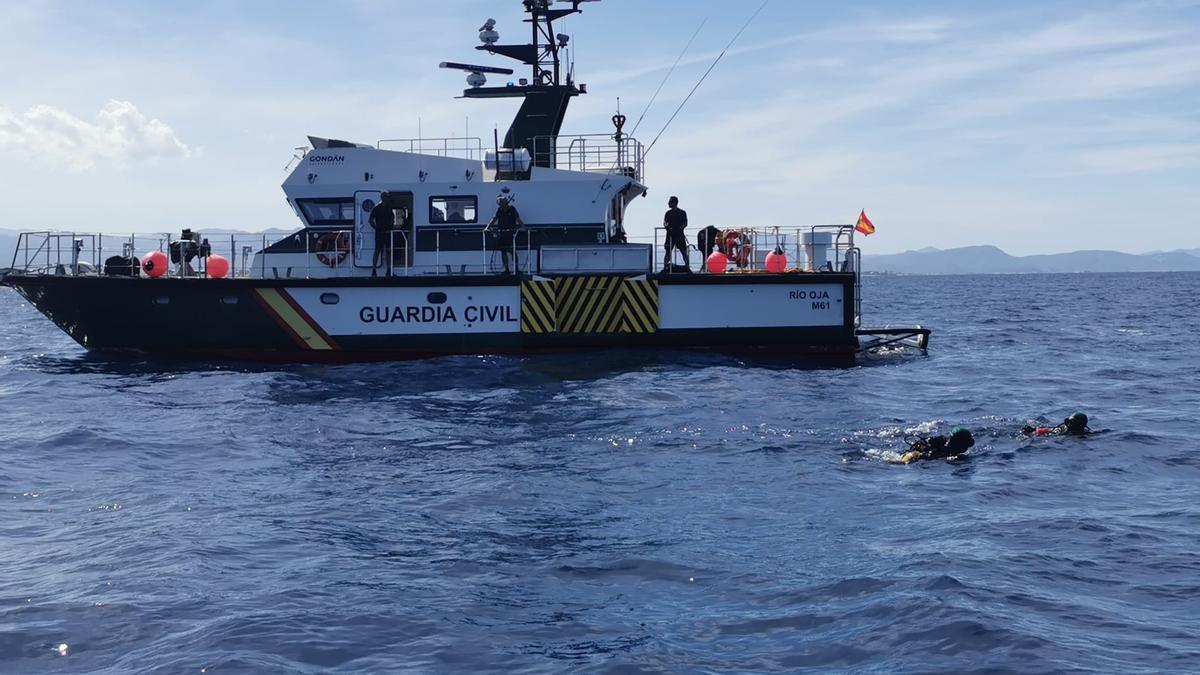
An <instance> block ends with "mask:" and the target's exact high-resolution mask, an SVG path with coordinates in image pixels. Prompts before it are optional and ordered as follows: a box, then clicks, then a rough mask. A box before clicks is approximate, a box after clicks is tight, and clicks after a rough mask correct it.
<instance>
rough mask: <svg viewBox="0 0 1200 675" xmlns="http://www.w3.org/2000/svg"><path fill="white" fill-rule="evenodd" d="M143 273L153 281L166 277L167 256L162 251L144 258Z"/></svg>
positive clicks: (152, 252) (154, 252) (153, 252)
mask: <svg viewBox="0 0 1200 675" xmlns="http://www.w3.org/2000/svg"><path fill="white" fill-rule="evenodd" d="M142 271H143V272H145V273H146V276H148V277H150V278H152V279H157V278H158V277H161V276H163V275H165V274H166V273H167V254H166V253H163V252H162V251H151V252H150V253H147V254H146V255H144V256H142Z"/></svg>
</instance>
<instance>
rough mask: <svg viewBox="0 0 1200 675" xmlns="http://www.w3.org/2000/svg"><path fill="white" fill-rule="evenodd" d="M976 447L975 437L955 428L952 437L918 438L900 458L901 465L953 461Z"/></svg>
mask: <svg viewBox="0 0 1200 675" xmlns="http://www.w3.org/2000/svg"><path fill="white" fill-rule="evenodd" d="M973 447H975V437H974V436H972V435H971V432H970V431H968V430H967V429H965V428H963V427H955V428H954V430H953V431H951V432H950V436H949V437H946V436H934V437H932V438H918V439H917V440H915V441H913V442H912V444H910V445H909V446H908V451H907V452H905V453H904V454H903V455H901V456H900V463H901V464H911V463H913V462H916V461H921V460H930V459H952V458H954V457H958V456H960V455H963V454H965V453H966V452H967V451H968V450H970V449H971V448H973Z"/></svg>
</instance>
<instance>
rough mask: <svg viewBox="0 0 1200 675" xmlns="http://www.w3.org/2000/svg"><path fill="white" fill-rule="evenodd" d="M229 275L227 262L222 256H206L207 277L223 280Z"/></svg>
mask: <svg viewBox="0 0 1200 675" xmlns="http://www.w3.org/2000/svg"><path fill="white" fill-rule="evenodd" d="M226 274H229V261H228V260H226V259H225V256H223V255H217V254H215V253H214V254H212V255H210V256H208V276H210V277H212V278H213V279H224V278H225V275H226Z"/></svg>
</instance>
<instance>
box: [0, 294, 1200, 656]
mask: <svg viewBox="0 0 1200 675" xmlns="http://www.w3.org/2000/svg"><path fill="white" fill-rule="evenodd" d="M864 286H865V288H864V292H865V303H864V314H865V317H866V322H867V323H869V324H872V325H886V324H895V325H904V324H911V323H913V322H920V323H923V324H925V325H928V326H930V327H932V328H933V329H934V331H935V332H934V335H933V342H932V344H931V351H930V353H929V355H928V356H926V357H921V356H912V355H909V356H901V355H893V356H887V357H879V358H874V359H870V360H866V361H864V362H862V363H861V364H860V365H858V366H856V367H851V368H822V367H803V366H801V365H798V364H793V363H789V362H786V361H770V360H748V359H738V358H734V357H719V356H708V355H695V354H686V353H661V354H643V353H623V352H616V353H592V354H581V355H571V356H554V357H544V358H493V357H461V358H445V359H438V360H431V361H423V362H411V363H396V364H384V365H358V366H291V367H267V366H261V367H259V366H253V365H247V364H232V365H230V364H225V365H221V364H204V363H177V362H159V361H132V360H117V359H108V358H101V357H97V356H90V355H88V354H86V353H85V352H84V351H83V350H81V349H80V348H79V347H77V346H76V345H75V344H74V343H73V342H72V341H71V340H70V339H69V338H67V336H66V335H64V334H62V333H60V332H59V331H58V330H57V329H56V328H54V327H53V326H52V325H51V324H50V323H49V322H48V321H47V320H45V319H43V318H42V317H41V316H40V315H39V314H38V313H37V312H36V311H35V310H33V309H32V308H31V307H29V306H28V305H27V304H26V303H25V302H24V301H23V300H22V299H21V298H20V297H19V296H17V295H16V294H15V293H13V292H11V291H9V290H7V289H2V290H0V458H2V459H0V672H3V673H58V672H63V673H67V672H96V673H141V672H155V673H156V672H161V673H202V672H203V673H214V674H221V673H328V672H341V673H351V672H354V673H357V672H370V673H380V672H412V671H417V672H423V671H428V672H486V671H527V672H563V671H586V672H681V671H682V672H722V671H738V672H743V671H802V670H811V671H814V672H837V671H845V672H856V673H872V672H880V673H882V672H918V671H919V672H952V673H972V672H988V673H1003V672H1021V673H1035V672H1104V673H1118V672H1119V673H1136V672H1181V671H1193V672H1196V671H1200V452H1198V451H1197V446H1198V444H1200V427H1198V426H1197V424H1196V416H1197V414H1200V413H1198V411H1200V359H1198V358H1197V356H1196V346H1195V342H1194V338H1195V334H1196V332H1197V329H1198V328H1200V320H1198V317H1200V274H1128V275H1041V276H960V277H870V278H867V279H865V280H864ZM203 320H204V318H203V317H198V318H197V321H198V322H201V321H203ZM1075 410H1083V411H1086V412H1087V413H1089V414H1090V415H1091V418H1092V428H1093V429H1094V430H1097V431H1099V433H1096V434H1095V435H1093V436H1090V437H1087V438H1082V439H1079V438H1050V439H1037V440H1030V439H1027V438H1023V437H1021V436H1020V435H1019V429H1020V427H1021V426H1022V424H1024V423H1025V422H1026V421H1027V420H1030V419H1034V418H1037V419H1040V420H1042V421H1048V422H1050V423H1055V422H1057V421H1059V420H1061V419H1062V418H1063V417H1064V416H1066V415H1067V414H1070V413H1071V412H1073V411H1075ZM959 424H962V425H966V426H969V427H970V428H971V429H972V430H974V432H975V436H976V439H977V441H978V445H977V446H976V447H975V448H974V450H973V451H972V452H971V453H970V456H969V458H967V459H966V460H964V461H959V462H946V461H937V462H927V463H921V464H917V465H909V466H902V465H897V464H893V463H889V462H888V461H886V460H887V458H888V457H891V456H893V455H892V453H895V452H897V451H899V450H902V449H903V447H904V439H905V438H906V437H908V436H912V435H914V434H930V433H936V432H941V431H945V430H947V429H948V428H950V427H952V426H954V425H959Z"/></svg>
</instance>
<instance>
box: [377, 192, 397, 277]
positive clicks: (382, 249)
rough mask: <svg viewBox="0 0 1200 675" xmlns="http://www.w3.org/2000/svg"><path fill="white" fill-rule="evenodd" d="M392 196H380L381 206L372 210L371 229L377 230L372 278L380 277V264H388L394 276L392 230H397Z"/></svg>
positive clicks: (388, 269)
mask: <svg viewBox="0 0 1200 675" xmlns="http://www.w3.org/2000/svg"><path fill="white" fill-rule="evenodd" d="M391 197H392V196H391V195H390V194H388V193H386V192H384V193H383V194H381V195H379V204H377V205H376V206H375V208H373V209H371V227H372V228H374V230H375V255H374V256H372V257H371V276H373V277H374V276H379V274H378V270H379V263H380V262H384V263H386V264H387V267H386V271H387V275H388V276H389V277H390V276H392V230H394V229H395V228H396V212H395V211H393V210H392V204H391V201H392V199H391Z"/></svg>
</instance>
